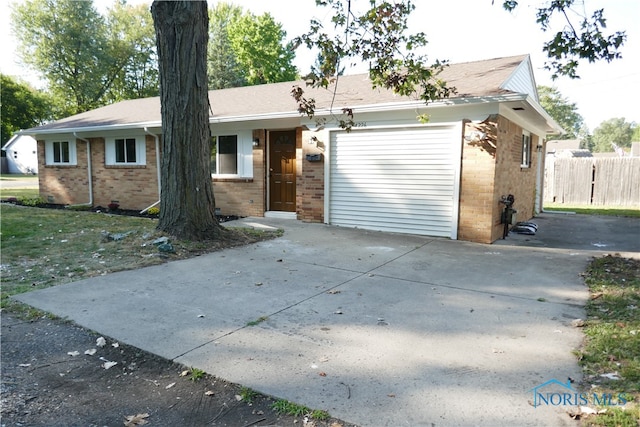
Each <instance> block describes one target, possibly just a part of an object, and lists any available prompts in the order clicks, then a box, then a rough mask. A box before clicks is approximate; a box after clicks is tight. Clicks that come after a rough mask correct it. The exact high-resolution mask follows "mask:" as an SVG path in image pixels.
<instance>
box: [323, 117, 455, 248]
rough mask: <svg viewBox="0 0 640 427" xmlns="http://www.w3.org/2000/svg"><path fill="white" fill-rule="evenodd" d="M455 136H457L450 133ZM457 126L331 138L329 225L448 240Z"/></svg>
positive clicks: (365, 132)
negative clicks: (443, 237) (429, 236)
mask: <svg viewBox="0 0 640 427" xmlns="http://www.w3.org/2000/svg"><path fill="white" fill-rule="evenodd" d="M456 130H457V131H456ZM459 133H460V132H459V128H458V127H457V126H434V127H427V128H411V129H392V130H357V131H356V130H354V131H352V132H351V133H346V132H335V133H333V134H332V137H331V161H330V162H331V163H330V168H331V170H330V178H329V181H330V182H329V188H330V194H329V222H330V223H332V224H336V225H341V226H347V227H359V228H368V229H373V230H381V231H391V232H402V233H413V234H424V235H432V236H445V237H450V236H452V235H455V231H454V230H453V227H454V225H453V224H454V219H455V220H456V221H455V222H457V218H456V216H457V209H456V208H455V207H456V206H457V203H456V201H454V197H455V195H456V194H457V191H456V173H457V168H456V165H455V161H454V156H453V152H454V147H455V144H456V141H457V143H458V144H460V143H461V141H460V138H461V137H460V135H459ZM458 161H459V160H458Z"/></svg>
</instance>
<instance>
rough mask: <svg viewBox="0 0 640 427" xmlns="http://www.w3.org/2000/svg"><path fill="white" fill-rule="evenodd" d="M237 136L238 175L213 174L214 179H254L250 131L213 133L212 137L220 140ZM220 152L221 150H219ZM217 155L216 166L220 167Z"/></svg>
mask: <svg viewBox="0 0 640 427" xmlns="http://www.w3.org/2000/svg"><path fill="white" fill-rule="evenodd" d="M230 135H237V137H238V158H237V162H238V163H237V164H238V173H237V174H221V173H217V174H214V173H212V174H211V177H212V178H231V179H233V178H242V179H247V178H253V141H252V139H251V136H252V132H251V131H250V130H229V131H218V132H216V133H212V134H211V137H212V138H216V141H217V140H218V137H219V136H230ZM218 151H219V150H218ZM217 156H218V154H216V166H217V165H219V163H218V159H217Z"/></svg>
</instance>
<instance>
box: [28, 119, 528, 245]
mask: <svg viewBox="0 0 640 427" xmlns="http://www.w3.org/2000/svg"><path fill="white" fill-rule="evenodd" d="M464 127H465V134H468V133H469V132H470V131H473V130H478V131H482V132H483V133H484V134H485V135H486V136H485V138H483V139H481V140H471V141H466V140H465V141H463V149H462V168H461V178H460V204H459V223H458V238H459V239H461V240H467V241H474V242H480V243H491V242H493V241H495V240H497V239H499V238H501V237H502V233H503V225H502V224H501V223H500V219H501V212H502V209H503V205H502V204H500V203H499V200H500V196H502V195H507V194H513V195H514V197H515V204H514V208H515V209H516V210H517V211H518V213H517V219H518V220H519V221H523V220H528V219H530V218H531V217H533V215H534V209H535V187H536V171H537V161H538V156H537V153H536V146H537V145H538V142H539V137H538V136H536V135H534V134H531V150H532V152H531V165H530V167H526V168H525V167H521V165H520V163H521V159H522V153H521V147H522V133H523V129H522V128H521V127H520V126H518V125H516V124H515V123H513V122H511V121H510V120H508V119H506V118H505V117H502V116H498V115H495V116H490V117H489V118H487V120H485V121H484V122H483V123H480V124H478V123H471V122H466V123H465V126H464ZM253 138H254V139H257V140H258V141H259V143H258V146H256V147H254V148H253V178H239V179H219V178H214V179H213V187H214V195H215V200H216V207H217V208H218V209H219V212H220V214H222V215H240V216H263V215H264V213H265V211H266V210H267V201H266V200H267V173H266V168H267V166H266V146H267V131H266V130H264V129H260V130H254V131H253ZM328 138H329V133H328V132H322V131H321V132H310V131H303V130H302V129H301V128H298V129H296V168H297V170H296V205H297V206H296V216H297V218H298V219H299V220H302V221H306V222H324V218H325V215H324V202H325V199H324V197H325V162H326V161H327V159H326V158H325V151H324V149H325V145H326V144H328ZM145 141H146V165H144V166H131V167H129V166H105V140H104V139H103V138H90V143H91V164H92V183H93V205H94V206H107V205H108V204H109V203H112V202H117V203H118V204H119V205H120V207H121V208H123V209H144V208H146V207H148V206H150V205H151V204H153V203H154V202H156V201H157V200H158V198H159V197H158V190H157V189H158V184H157V176H158V174H157V173H158V171H157V168H156V164H157V163H156V146H155V139H154V137H153V136H150V135H148V136H146V138H145ZM76 153H77V166H47V165H45V164H44V162H45V143H44V141H38V161H39V164H38V167H39V182H40V195H41V196H42V197H44V198H45V199H47V200H48V201H50V202H52V203H58V204H81V203H87V202H89V189H88V184H89V179H88V176H87V175H88V172H87V143H86V142H84V141H82V140H77V141H76ZM307 155H320V161H310V160H307Z"/></svg>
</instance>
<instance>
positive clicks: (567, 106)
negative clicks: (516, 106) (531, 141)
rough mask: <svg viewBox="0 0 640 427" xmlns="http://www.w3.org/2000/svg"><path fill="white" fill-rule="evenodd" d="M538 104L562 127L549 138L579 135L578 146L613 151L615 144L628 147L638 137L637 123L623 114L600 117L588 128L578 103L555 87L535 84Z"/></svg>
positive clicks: (639, 131)
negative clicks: (538, 97) (591, 129)
mask: <svg viewBox="0 0 640 427" xmlns="http://www.w3.org/2000/svg"><path fill="white" fill-rule="evenodd" d="M538 94H539V96H540V104H541V105H542V106H543V107H544V109H545V110H546V111H547V113H549V115H550V116H551V117H553V119H554V120H555V121H556V122H558V124H559V125H560V126H562V128H563V129H564V130H565V132H566V133H565V134H558V135H550V136H549V137H548V139H550V140H552V139H579V140H580V148H583V149H587V150H589V151H592V152H594V153H603V152H612V151H614V145H613V144H615V145H617V146H618V147H620V148H630V147H631V143H632V142H633V141H640V126H638V124H637V123H635V122H627V121H626V120H625V119H624V117H617V118H611V119H608V120H605V121H603V122H602V123H600V125H599V126H598V127H597V128H595V129H594V131H593V133H591V132H590V131H589V129H588V128H587V126H586V125H585V123H584V119H583V117H582V116H581V115H580V113H579V112H578V106H577V105H576V104H575V103H574V102H571V101H569V100H568V99H567V98H565V97H563V96H562V94H561V93H560V91H559V90H558V89H557V88H555V87H549V86H538Z"/></svg>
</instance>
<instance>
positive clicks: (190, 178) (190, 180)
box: [151, 0, 223, 240]
mask: <svg viewBox="0 0 640 427" xmlns="http://www.w3.org/2000/svg"><path fill="white" fill-rule="evenodd" d="M151 14H152V15H153V21H154V26H155V30H156V39H157V46H158V64H159V71H160V101H161V106H162V108H161V115H162V166H161V184H162V193H161V202H160V221H159V223H158V229H160V230H162V231H165V232H167V233H169V234H171V235H173V236H176V237H178V238H182V239H189V240H205V239H214V238H217V237H219V236H220V235H221V234H222V232H223V229H222V227H221V226H220V225H219V223H218V221H217V219H216V216H215V200H214V197H213V188H212V184H211V173H210V170H209V149H210V146H209V138H210V130H209V98H208V89H207V44H208V41H209V34H208V25H209V17H208V14H207V3H206V1H158V0H156V1H154V2H153V4H152V5H151Z"/></svg>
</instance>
